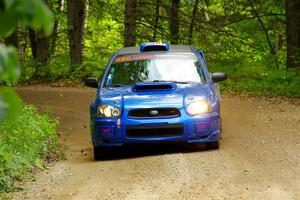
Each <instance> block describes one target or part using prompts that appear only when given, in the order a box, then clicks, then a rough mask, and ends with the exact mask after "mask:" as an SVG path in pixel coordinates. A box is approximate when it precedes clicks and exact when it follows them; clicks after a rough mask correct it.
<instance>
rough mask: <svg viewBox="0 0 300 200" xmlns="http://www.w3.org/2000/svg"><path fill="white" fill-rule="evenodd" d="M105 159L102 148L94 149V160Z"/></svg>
mask: <svg viewBox="0 0 300 200" xmlns="http://www.w3.org/2000/svg"><path fill="white" fill-rule="evenodd" d="M102 158H103V149H102V148H101V147H94V160H101V159H102Z"/></svg>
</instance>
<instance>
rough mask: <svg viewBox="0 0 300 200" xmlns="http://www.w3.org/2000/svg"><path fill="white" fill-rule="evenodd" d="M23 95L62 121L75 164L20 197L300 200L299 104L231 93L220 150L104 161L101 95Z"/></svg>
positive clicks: (159, 149)
mask: <svg viewBox="0 0 300 200" xmlns="http://www.w3.org/2000/svg"><path fill="white" fill-rule="evenodd" d="M17 91H18V93H19V94H20V95H21V96H22V98H23V99H24V101H25V102H27V103H30V104H34V105H36V106H37V107H39V108H40V109H41V110H43V109H45V108H46V107H51V108H52V109H53V114H54V115H55V116H57V117H59V118H60V119H61V125H60V130H59V131H60V133H61V134H62V135H61V142H62V143H63V145H64V148H65V152H66V157H67V160H64V161H60V162H57V163H54V164H52V165H51V166H50V167H49V169H48V170H46V171H43V172H41V173H39V175H38V176H37V180H36V181H34V182H28V183H26V189H25V190H24V191H23V192H19V193H16V194H14V195H13V199H55V200H56V199H66V200H68V199H74V200H75V199H79V200H81V199H82V200H86V199H130V200H131V199H139V200H140V199H141V200H144V199H180V200H181V199H215V200H218V199H251V200H253V199H259V200H261V199H265V200H267V199H276V200H277V199H280V200H285V199H295V200H296V199H300V165H299V164H300V162H299V161H300V159H299V157H300V137H299V133H300V106H299V104H298V105H297V104H296V105H295V104H291V103H288V102H285V101H278V100H270V99H267V98H263V97H240V96H239V97H236V96H233V95H223V99H222V102H221V109H222V115H223V139H222V141H221V148H220V150H212V151H205V150H203V149H201V148H195V147H194V146H193V147H190V146H187V145H147V146H138V147H127V148H122V149H118V150H116V152H112V153H111V154H112V155H111V159H107V160H102V161H97V162H96V161H94V160H93V157H92V149H91V143H90V138H89V114H88V109H89V102H90V101H91V100H92V99H93V98H94V95H95V94H96V91H95V90H93V89H87V88H77V89H76V88H52V87H47V86H30V87H22V88H18V89H17ZM116 155H119V156H116Z"/></svg>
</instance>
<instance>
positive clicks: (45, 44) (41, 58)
mask: <svg viewBox="0 0 300 200" xmlns="http://www.w3.org/2000/svg"><path fill="white" fill-rule="evenodd" d="M36 41H37V42H36V60H37V61H38V62H39V63H40V64H42V65H47V64H48V53H49V38H48V37H47V36H45V33H44V32H43V31H37V32H36Z"/></svg>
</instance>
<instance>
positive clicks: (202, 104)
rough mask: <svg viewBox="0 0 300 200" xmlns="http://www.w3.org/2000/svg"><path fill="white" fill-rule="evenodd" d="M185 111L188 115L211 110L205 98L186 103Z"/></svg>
mask: <svg viewBox="0 0 300 200" xmlns="http://www.w3.org/2000/svg"><path fill="white" fill-rule="evenodd" d="M186 111H187V113H189V114H190V115H198V114H205V113H209V112H211V107H210V104H209V102H208V101H207V100H206V99H203V100H199V101H195V102H192V103H190V104H189V105H187V107H186Z"/></svg>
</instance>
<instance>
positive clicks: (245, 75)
mask: <svg viewBox="0 0 300 200" xmlns="http://www.w3.org/2000/svg"><path fill="white" fill-rule="evenodd" d="M209 70H210V71H211V72H218V71H221V72H226V73H227V75H228V79H227V80H226V81H224V82H222V83H220V88H221V90H226V91H232V92H238V93H250V94H254V95H259V96H260V95H265V96H286V97H300V70H296V69H294V70H292V69H289V70H286V69H278V70H276V69H269V68H268V67H265V66H261V65H260V66H247V67H243V66H235V67H232V66H230V67H227V66H220V65H210V66H209Z"/></svg>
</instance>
